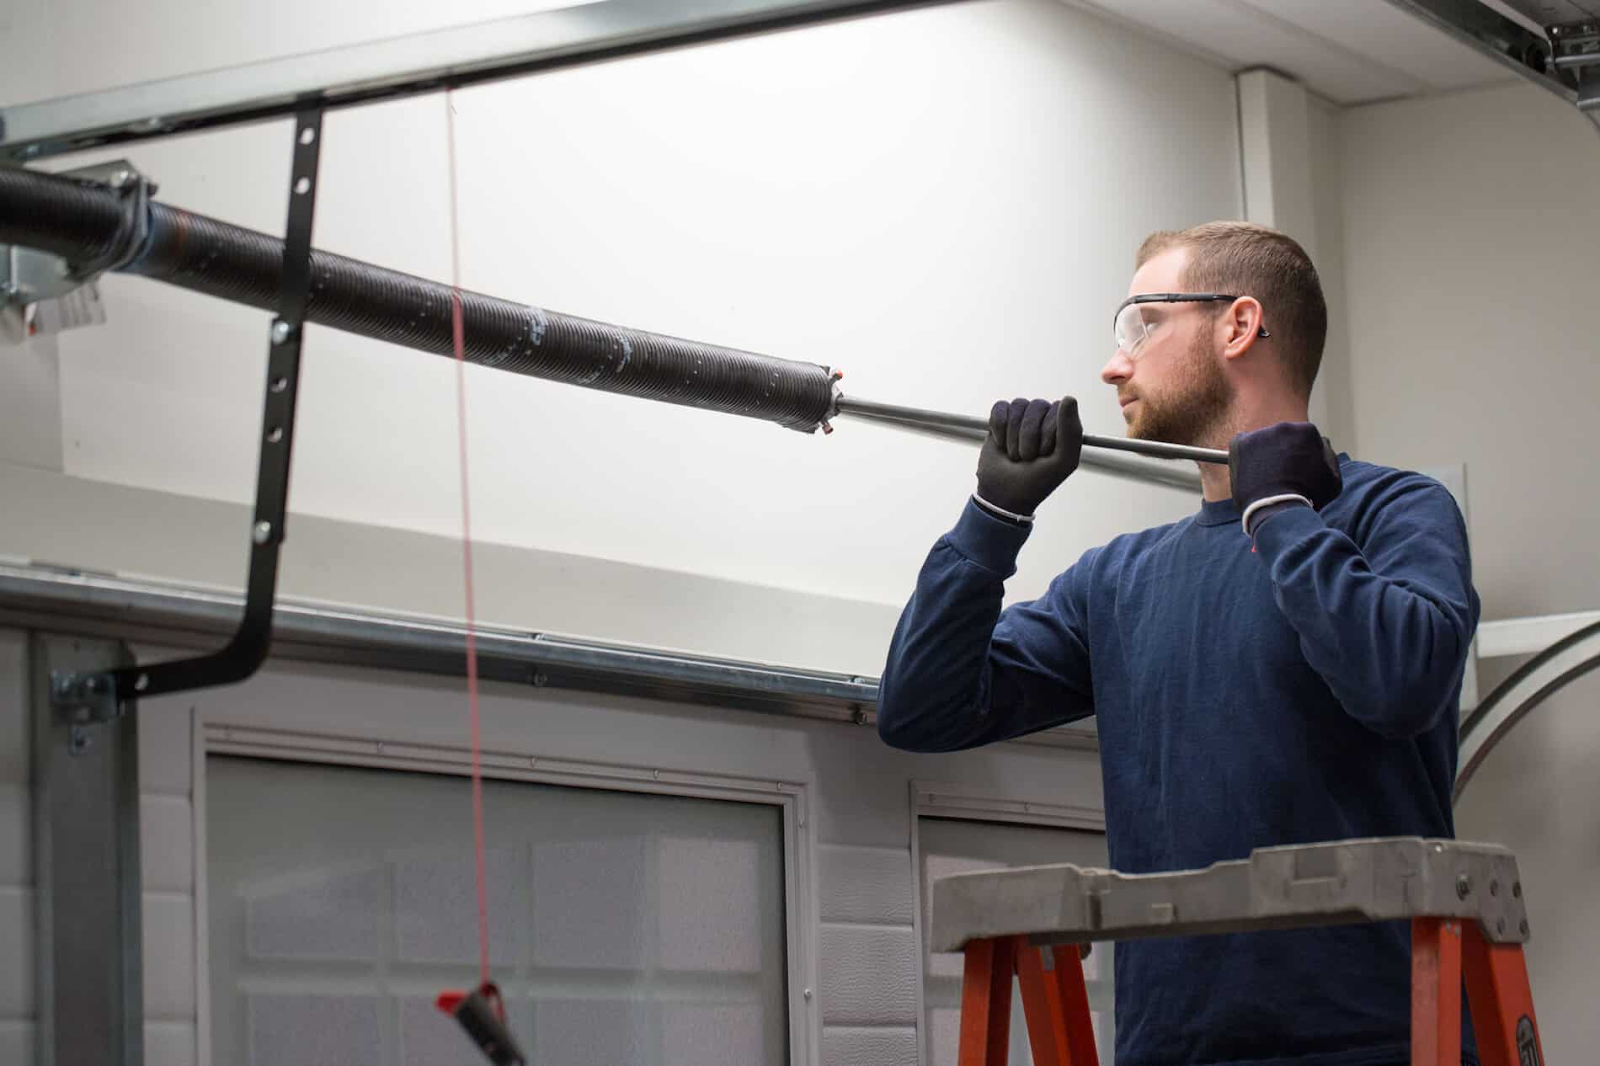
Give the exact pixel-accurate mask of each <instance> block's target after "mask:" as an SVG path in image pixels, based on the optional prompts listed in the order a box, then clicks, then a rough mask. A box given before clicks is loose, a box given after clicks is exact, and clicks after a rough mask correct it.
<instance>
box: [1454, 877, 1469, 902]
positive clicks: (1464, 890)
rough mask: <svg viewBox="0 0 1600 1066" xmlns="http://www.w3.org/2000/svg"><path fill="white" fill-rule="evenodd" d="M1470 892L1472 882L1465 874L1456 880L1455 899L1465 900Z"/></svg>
mask: <svg viewBox="0 0 1600 1066" xmlns="http://www.w3.org/2000/svg"><path fill="white" fill-rule="evenodd" d="M1471 892H1472V880H1471V878H1469V877H1468V876H1467V875H1466V874H1462V875H1461V876H1460V877H1457V878H1456V898H1457V899H1466V898H1467V896H1468V895H1469V894H1470V893H1471Z"/></svg>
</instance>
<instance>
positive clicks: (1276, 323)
mask: <svg viewBox="0 0 1600 1066" xmlns="http://www.w3.org/2000/svg"><path fill="white" fill-rule="evenodd" d="M1171 248H1187V249H1189V263H1188V265H1187V266H1186V267H1185V269H1184V277H1183V282H1182V284H1183V287H1184V288H1185V289H1186V290H1188V291H1191V292H1224V293H1232V294H1234V295H1237V296H1254V297H1255V298H1256V299H1257V300H1259V301H1260V302H1261V308H1262V317H1263V320H1264V322H1265V323H1266V327H1267V329H1268V330H1269V331H1270V332H1271V333H1272V335H1273V337H1274V338H1275V339H1276V340H1277V341H1278V346H1279V349H1280V350H1281V351H1282V352H1283V355H1284V359H1285V360H1286V361H1287V366H1288V371H1289V380H1290V381H1291V382H1292V383H1293V385H1294V386H1295V388H1296V389H1298V390H1299V391H1300V393H1301V394H1302V395H1304V396H1310V395H1311V386H1312V385H1313V384H1314V383H1315V382H1316V380H1317V371H1318V369H1320V368H1321V366H1322V347H1323V345H1324V344H1325V343H1327V339H1328V303H1327V300H1325V299H1324V298H1323V295H1322V281H1321V279H1319V278H1318V277H1317V268H1316V267H1314V266H1312V265H1311V257H1310V256H1309V255H1307V254H1306V250H1305V249H1304V248H1302V247H1300V245H1299V243H1298V242H1297V241H1295V240H1294V239H1293V238H1292V237H1289V236H1287V235H1285V234H1282V233H1279V232H1278V231H1277V230H1275V229H1269V228H1268V227H1266V226H1258V225H1256V224H1255V223H1253V222H1207V223H1206V224H1205V225H1203V226H1194V227H1192V228H1190V229H1186V230H1160V231H1157V232H1155V233H1152V234H1150V236H1148V237H1146V238H1145V241H1144V243H1143V244H1141V245H1140V246H1139V256H1138V263H1137V265H1138V266H1144V264H1145V263H1146V262H1148V261H1149V260H1150V259H1152V258H1154V257H1155V256H1158V255H1160V254H1161V253H1162V252H1165V251H1167V250H1169V249H1171Z"/></svg>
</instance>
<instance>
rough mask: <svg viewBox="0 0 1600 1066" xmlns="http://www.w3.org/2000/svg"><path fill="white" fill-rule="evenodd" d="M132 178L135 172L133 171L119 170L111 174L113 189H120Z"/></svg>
mask: <svg viewBox="0 0 1600 1066" xmlns="http://www.w3.org/2000/svg"><path fill="white" fill-rule="evenodd" d="M132 180H133V173H132V172H131V171H127V170H119V171H117V172H116V173H115V174H112V175H111V187H112V188H113V189H120V188H122V187H123V186H124V185H126V184H128V182H130V181H132Z"/></svg>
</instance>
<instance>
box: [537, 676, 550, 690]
mask: <svg viewBox="0 0 1600 1066" xmlns="http://www.w3.org/2000/svg"><path fill="white" fill-rule="evenodd" d="M549 683H550V678H549V677H548V676H546V675H545V674H534V675H533V685H534V687H535V688H544V687H545V686H546V685H548V684H549Z"/></svg>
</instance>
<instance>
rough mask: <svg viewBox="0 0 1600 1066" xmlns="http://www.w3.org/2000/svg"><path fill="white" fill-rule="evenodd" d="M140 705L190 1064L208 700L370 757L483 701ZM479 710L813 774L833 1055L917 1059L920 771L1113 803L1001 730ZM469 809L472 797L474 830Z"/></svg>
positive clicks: (1076, 766)
mask: <svg viewBox="0 0 1600 1066" xmlns="http://www.w3.org/2000/svg"><path fill="white" fill-rule="evenodd" d="M23 649H24V639H23V636H22V635H21V634H19V633H16V632H14V631H5V630H0V738H4V739H8V740H9V739H18V740H20V739H21V738H25V737H26V725H25V721H26V719H25V713H26V711H25V708H26V697H25V688H26V686H25V683H24V682H23V680H22V678H21V677H20V676H19V674H20V672H21V670H22V663H23V661H24V654H23ZM140 654H141V656H142V657H159V656H161V655H163V654H166V653H164V652H163V651H162V650H161V649H154V648H145V649H140ZM191 709H192V712H191ZM139 713H140V731H141V737H140V741H141V743H140V773H141V775H142V778H143V785H144V789H145V793H146V799H145V810H144V813H145V818H144V826H143V856H142V864H143V867H144V872H145V878H146V888H147V893H146V899H145V938H144V939H145V943H144V948H145V971H144V981H145V984H144V987H145V1005H146V1016H147V1019H148V1021H147V1028H146V1048H147V1053H146V1054H147V1060H148V1061H150V1062H151V1063H162V1064H164V1066H166V1064H170V1066H184V1064H186V1063H192V1062H195V1061H199V1062H202V1063H203V1062H206V1061H207V1059H206V1058H205V1057H204V1055H203V1054H202V1055H201V1056H199V1057H198V1059H197V1058H196V1055H195V1048H196V1045H197V1041H198V1042H199V1044H200V1046H201V1047H202V1048H203V1047H204V1037H203V1033H204V1026H203V1022H202V1023H201V1024H200V1025H199V1026H198V1027H197V1024H196V1023H197V1019H200V1018H203V1017H204V1014H205V1008H204V1004H205V994H206V993H205V982H204V979H203V975H201V973H200V972H199V970H198V969H197V964H196V957H197V951H196V915H197V910H196V904H195V898H196V890H197V885H196V882H195V877H196V876H197V875H199V876H200V877H201V878H202V879H203V875H204V861H203V857H201V858H200V859H199V860H197V858H196V855H195V851H194V845H193V841H194V839H195V833H196V826H195V823H194V821H193V819H195V818H202V819H203V818H204V817H205V814H206V811H205V803H204V788H203V782H196V781H195V780H194V779H193V776H192V773H191V769H192V759H191V745H190V736H191V733H190V729H189V723H190V718H191V713H192V715H193V717H194V718H195V720H196V722H197V723H198V724H199V725H201V726H202V727H204V726H210V727H212V728H213V729H222V728H232V729H234V730H241V729H245V728H253V729H257V730H268V731H280V732H282V733H287V734H295V735H302V736H306V735H315V736H320V737H332V738H336V739H335V740H334V741H333V742H332V746H335V747H338V748H341V749H342V750H345V751H348V752H351V753H352V755H351V757H352V758H354V759H360V758H361V757H362V756H361V753H363V752H367V753H370V751H371V750H372V749H371V742H389V743H403V744H413V745H436V746H439V747H441V748H445V749H450V750H451V751H459V750H460V749H462V748H463V747H464V745H465V743H466V736H467V731H466V708H465V700H464V696H463V693H462V690H461V684H460V682H459V681H458V680H454V679H442V678H430V677H419V676H417V675H398V674H388V673H383V672H378V671H367V670H353V669H346V668H335V667H318V666H308V665H301V664H292V663H277V662H275V663H272V664H269V666H268V668H267V669H266V670H264V671H263V672H262V673H261V674H259V675H257V676H256V677H255V678H253V679H252V680H251V681H250V682H249V683H248V684H245V685H239V686H234V687H231V688H224V689H215V690H210V691H206V692H202V693H193V694H188V695H186V696H183V697H179V698H172V699H160V700H149V701H146V702H145V703H143V704H141V706H140V711H139ZM481 713H482V723H483V747H484V749H485V750H486V751H488V752H492V753H497V754H500V755H515V756H520V757H522V759H524V760H525V759H526V758H536V759H539V760H540V761H541V762H549V761H550V760H576V761H581V762H585V763H590V764H599V765H621V766H624V767H631V768H639V769H642V770H644V771H649V770H650V769H659V770H661V771H662V772H663V773H664V774H666V775H667V776H669V777H670V776H671V772H672V771H683V772H686V773H718V774H724V775H735V776H737V777H738V778H739V779H741V780H742V781H745V782H758V781H762V780H763V779H766V780H771V781H773V782H797V783H800V784H802V785H803V786H804V788H805V791H806V797H805V812H806V813H805V815H804V822H805V825H804V828H803V831H804V832H805V833H806V834H808V835H809V836H810V840H811V844H812V845H814V847H813V851H812V859H813V862H814V865H813V867H812V880H811V881H810V883H807V884H803V885H802V886H801V891H802V892H804V893H805V895H806V900H807V913H808V914H809V919H808V921H807V922H806V923H804V924H803V925H802V927H801V929H800V930H799V934H798V935H799V936H801V937H803V938H804V940H805V945H806V948H807V950H808V952H809V954H810V957H811V958H812V959H813V960H814V973H813V974H812V975H811V977H810V980H811V981H812V982H813V984H812V986H811V987H812V988H813V992H814V994H813V996H812V997H811V999H810V1000H809V1004H810V1008H809V1009H810V1011H811V1013H810V1014H809V1015H808V1016H807V1017H806V1018H805V1019H804V1020H803V1024H805V1025H807V1026H809V1027H810V1032H811V1039H810V1040H809V1041H808V1042H809V1045H810V1046H811V1047H813V1048H815V1049H818V1051H817V1054H816V1056H815V1057H814V1058H813V1060H812V1061H814V1062H820V1063H828V1064H834V1066H856V1064H861V1066H865V1064H867V1063H872V1064H874V1066H912V1064H914V1063H916V1061H917V1031H916V1025H917V1020H918V974H919V972H920V962H919V950H918V945H917V939H916V933H915V931H914V924H913V922H914V919H913V917H912V916H913V913H914V912H915V909H916V893H915V889H914V881H913V877H912V863H911V840H912V828H913V818H914V813H913V807H912V798H911V797H912V789H911V784H912V782H913V781H916V782H921V783H936V784H938V785H939V786H940V787H941V793H942V794H946V795H955V796H967V797H976V798H978V799H983V798H989V799H994V800H1010V801H1013V802H1026V803H1029V804H1032V805H1033V806H1034V811H1035V815H1034V817H1037V816H1038V815H1037V812H1039V811H1041V810H1056V809H1071V810H1073V811H1076V812H1079V813H1082V814H1090V815H1091V816H1092V813H1093V812H1097V811H1099V810H1100V809H1101V784H1100V768H1099V764H1098V760H1097V759H1096V757H1095V756H1094V755H1093V754H1092V753H1089V752H1075V751H1063V750H1060V749H1053V748H1042V747H1038V746H1033V745H1017V744H1002V745H995V746H992V747H989V748H986V749H983V750H981V751H977V752H970V753H967V754H964V755H923V756H919V755H910V754H907V753H904V752H897V751H894V750H893V749H890V748H887V747H885V746H884V745H883V744H881V743H880V742H879V741H878V739H877V736H876V735H875V733H874V732H873V730H871V729H865V728H860V727H857V726H852V725H841V724H837V723H830V722H817V721H812V720H806V719H799V718H793V717H787V716H779V715H761V714H752V713H749V712H741V711H720V710H713V709H708V708H701V707H689V706H679V705H673V704H666V703H659V702H651V701H646V700H637V699H624V698H620V697H605V696H585V695H578V694H572V693H562V692H558V691H552V690H550V689H537V690H533V689H527V688H517V687H514V686H499V685H489V686H486V688H485V690H484V692H483V695H482V699H481ZM27 750H28V749H27V745H26V743H18V744H9V743H8V744H0V1061H5V1062H8V1063H10V1062H27V1061H29V1060H28V1058H27V1049H28V1047H29V1046H30V1041H31V1040H32V988H33V970H32V967H33V958H32V951H31V935H30V932H29V931H30V929H31V927H32V913H31V906H30V903H29V901H30V899H31V897H30V896H29V894H28V891H29V890H28V887H27V886H28V885H29V884H30V883H31V874H30V873H29V871H28V865H27V856H28V847H29V844H28V838H29V825H30V820H29V819H30V816H29V814H28V809H27V802H26V797H27V774H28V767H27V763H26V755H25V753H26V751H27ZM18 752H21V753H24V755H23V758H22V760H21V761H19V760H18V758H17V753H18ZM520 761H521V760H519V762H520ZM191 797H192V802H191ZM467 818H468V815H467V812H466V811H463V823H462V830H463V832H468V831H469V829H468V826H469V822H468V820H467ZM201 824H202V825H203V824H204V823H201ZM209 828H210V829H211V830H212V831H215V830H216V828H217V827H215V826H211V827H209ZM200 836H201V838H202V839H203V837H204V834H203V833H201V834H200ZM1049 858H1050V857H1049V856H1041V860H1042V861H1049ZM202 891H203V889H202ZM201 913H202V914H203V912H201ZM199 924H200V926H202V927H203V925H204V921H203V916H202V920H201V921H200V923H199ZM790 950H791V951H794V950H798V945H796V944H793V943H792V944H791V945H790ZM202 953H203V952H202ZM219 1066H220V1064H219Z"/></svg>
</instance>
